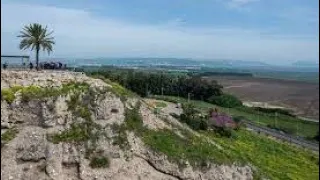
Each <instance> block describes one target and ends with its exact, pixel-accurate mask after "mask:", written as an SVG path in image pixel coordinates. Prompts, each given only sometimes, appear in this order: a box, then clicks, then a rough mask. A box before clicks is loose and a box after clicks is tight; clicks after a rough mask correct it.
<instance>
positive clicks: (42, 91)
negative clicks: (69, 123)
mask: <svg viewBox="0 0 320 180" xmlns="http://www.w3.org/2000/svg"><path fill="white" fill-rule="evenodd" d="M88 89H89V85H88V84H86V83H78V82H71V83H68V84H63V85H62V86H61V87H55V88H52V87H45V88H43V87H39V86H25V87H22V86H13V87H11V88H6V89H2V90H1V99H4V100H6V101H7V102H8V103H12V102H13V101H14V100H15V99H16V96H15V93H16V92H18V91H19V92H20V93H21V100H22V101H23V102H28V101H30V100H34V99H38V100H39V99H43V98H48V97H57V96H60V95H65V94H67V93H68V92H70V91H73V90H77V91H86V90H88Z"/></svg>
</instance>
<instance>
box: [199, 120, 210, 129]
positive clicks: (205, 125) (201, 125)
mask: <svg viewBox="0 0 320 180" xmlns="http://www.w3.org/2000/svg"><path fill="white" fill-rule="evenodd" d="M199 129H200V130H205V131H206V130H208V123H207V121H205V120H203V119H201V120H200V125H199Z"/></svg>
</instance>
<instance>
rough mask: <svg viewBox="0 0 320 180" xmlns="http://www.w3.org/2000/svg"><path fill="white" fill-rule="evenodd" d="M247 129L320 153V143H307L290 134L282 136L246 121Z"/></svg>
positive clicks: (272, 130)
mask: <svg viewBox="0 0 320 180" xmlns="http://www.w3.org/2000/svg"><path fill="white" fill-rule="evenodd" d="M244 122H245V124H246V126H247V128H249V129H252V130H254V131H256V132H260V133H264V134H267V135H270V136H273V137H275V138H277V139H281V140H284V141H287V142H289V143H293V144H296V145H298V146H302V147H304V148H308V149H310V150H313V151H316V152H318V153H319V143H315V142H310V141H307V140H305V139H303V138H299V137H296V136H293V135H289V134H282V133H280V132H279V131H277V130H274V129H271V128H268V127H263V126H257V125H256V124H254V123H252V122H250V121H247V120H246V121H244Z"/></svg>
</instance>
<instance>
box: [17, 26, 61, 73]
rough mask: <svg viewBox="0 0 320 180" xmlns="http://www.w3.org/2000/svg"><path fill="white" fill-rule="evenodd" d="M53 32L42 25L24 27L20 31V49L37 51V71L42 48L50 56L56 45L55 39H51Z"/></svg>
mask: <svg viewBox="0 0 320 180" xmlns="http://www.w3.org/2000/svg"><path fill="white" fill-rule="evenodd" d="M52 33H53V31H51V32H48V31H47V26H46V27H43V26H42V25H41V24H38V23H33V24H30V25H26V26H24V28H23V29H22V31H20V35H19V36H18V37H19V38H22V40H21V42H20V46H19V47H20V49H21V50H22V49H23V50H25V49H28V48H30V47H31V50H32V51H33V50H34V49H35V51H36V64H37V69H38V67H39V51H40V49H41V48H42V49H43V51H47V52H48V54H50V52H51V51H52V45H53V44H55V42H54V38H53V37H50V35H51V34H52Z"/></svg>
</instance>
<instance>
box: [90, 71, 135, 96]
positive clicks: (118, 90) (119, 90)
mask: <svg viewBox="0 0 320 180" xmlns="http://www.w3.org/2000/svg"><path fill="white" fill-rule="evenodd" d="M91 77H92V78H96V79H101V80H103V81H104V82H105V83H107V84H109V85H111V86H112V87H111V88H107V91H111V92H112V93H114V94H115V95H117V96H118V97H120V99H121V100H122V101H125V100H126V99H127V97H133V96H136V95H135V93H133V92H132V91H130V90H128V89H126V88H125V87H123V86H121V85H120V84H118V83H116V82H113V81H111V80H109V79H106V78H105V77H103V76H100V75H91Z"/></svg>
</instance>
